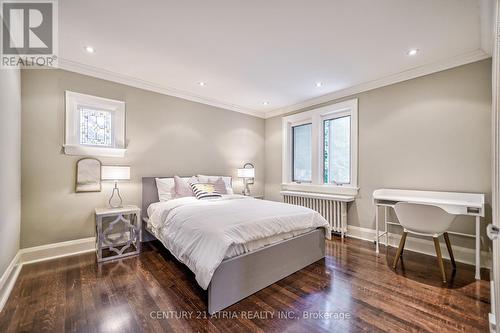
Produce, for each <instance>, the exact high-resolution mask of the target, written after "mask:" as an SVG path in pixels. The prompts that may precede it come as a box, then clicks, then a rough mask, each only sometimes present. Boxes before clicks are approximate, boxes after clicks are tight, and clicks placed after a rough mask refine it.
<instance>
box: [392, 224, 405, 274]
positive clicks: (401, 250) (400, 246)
mask: <svg viewBox="0 0 500 333" xmlns="http://www.w3.org/2000/svg"><path fill="white" fill-rule="evenodd" d="M406 235H408V233H407V232H403V235H402V236H401V240H400V241H399V247H398V252H396V257H394V263H393V264H392V268H394V269H396V265H397V264H398V260H399V257H401V254H402V253H403V248H404V247H405V242H406Z"/></svg>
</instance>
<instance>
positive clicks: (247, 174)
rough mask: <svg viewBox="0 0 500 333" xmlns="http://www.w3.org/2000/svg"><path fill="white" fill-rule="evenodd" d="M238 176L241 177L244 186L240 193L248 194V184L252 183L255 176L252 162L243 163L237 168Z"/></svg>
mask: <svg viewBox="0 0 500 333" xmlns="http://www.w3.org/2000/svg"><path fill="white" fill-rule="evenodd" d="M238 177H239V178H243V183H244V188H243V191H242V194H243V195H250V188H249V187H248V185H253V184H254V178H255V167H254V166H253V164H252V163H245V165H244V166H243V168H240V169H238Z"/></svg>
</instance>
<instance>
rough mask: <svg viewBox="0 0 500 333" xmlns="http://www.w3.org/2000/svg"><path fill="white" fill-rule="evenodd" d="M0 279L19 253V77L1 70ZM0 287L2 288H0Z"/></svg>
mask: <svg viewBox="0 0 500 333" xmlns="http://www.w3.org/2000/svg"><path fill="white" fill-rule="evenodd" d="M0 161H2V163H0V212H1V217H0V277H1V276H2V275H3V273H4V272H5V270H6V269H7V267H8V266H9V264H10V262H11V261H12V259H13V258H14V257H15V256H16V253H17V251H18V250H19V233H20V224H21V76H20V73H19V70H6V69H2V70H0ZM0 287H1V286H0Z"/></svg>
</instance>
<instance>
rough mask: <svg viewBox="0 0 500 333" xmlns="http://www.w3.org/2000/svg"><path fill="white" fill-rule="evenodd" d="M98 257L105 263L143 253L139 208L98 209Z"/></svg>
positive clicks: (96, 213)
mask: <svg viewBox="0 0 500 333" xmlns="http://www.w3.org/2000/svg"><path fill="white" fill-rule="evenodd" d="M95 223H96V255H97V261H98V262H103V261H108V260H113V259H119V258H124V257H128V256H132V255H136V254H139V253H140V252H141V240H142V222H141V210H140V209H139V207H137V206H123V207H121V208H96V210H95Z"/></svg>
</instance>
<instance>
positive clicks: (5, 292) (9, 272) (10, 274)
mask: <svg viewBox="0 0 500 333" xmlns="http://www.w3.org/2000/svg"><path fill="white" fill-rule="evenodd" d="M19 258H20V256H19V252H17V254H16V255H15V257H14V258H13V259H12V261H11V262H10V264H9V266H8V267H7V269H6V270H5V272H4V273H3V274H2V277H0V311H2V309H3V307H4V305H5V303H7V299H8V298H9V295H10V292H11V291H12V289H13V288H14V284H15V283H16V280H17V277H18V276H19V272H20V271H21V267H22V264H21V263H20V261H19Z"/></svg>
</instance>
